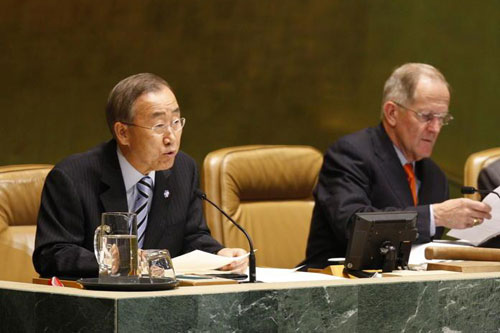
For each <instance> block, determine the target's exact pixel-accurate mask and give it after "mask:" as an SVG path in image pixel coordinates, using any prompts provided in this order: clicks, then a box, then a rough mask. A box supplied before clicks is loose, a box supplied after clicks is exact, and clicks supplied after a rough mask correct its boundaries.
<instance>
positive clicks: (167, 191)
mask: <svg viewBox="0 0 500 333" xmlns="http://www.w3.org/2000/svg"><path fill="white" fill-rule="evenodd" d="M163 196H164V197H165V199H167V198H168V197H169V196H170V191H169V190H165V192H163Z"/></svg>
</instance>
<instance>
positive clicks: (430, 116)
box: [392, 101, 453, 126]
mask: <svg viewBox="0 0 500 333" xmlns="http://www.w3.org/2000/svg"><path fill="white" fill-rule="evenodd" d="M392 102H393V103H394V104H396V105H397V106H399V107H401V108H403V109H406V110H408V111H411V112H413V113H414V114H415V115H416V116H417V119H418V120H419V121H420V122H421V123H431V122H432V121H433V120H434V119H437V120H438V121H439V124H440V125H441V126H446V125H448V124H449V123H450V121H452V120H453V116H452V115H451V114H449V113H434V112H422V111H416V110H413V109H410V108H409V107H406V106H404V105H403V104H400V103H398V102H394V101H392Z"/></svg>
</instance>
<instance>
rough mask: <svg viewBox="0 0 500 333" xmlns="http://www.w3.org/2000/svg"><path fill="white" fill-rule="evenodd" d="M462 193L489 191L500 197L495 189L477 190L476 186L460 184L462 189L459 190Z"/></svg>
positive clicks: (483, 192)
mask: <svg viewBox="0 0 500 333" xmlns="http://www.w3.org/2000/svg"><path fill="white" fill-rule="evenodd" d="M460 192H462V194H474V193H476V192H477V193H479V194H490V193H495V194H496V196H497V197H498V198H499V199H500V194H498V193H497V192H495V191H488V190H478V189H477V188H475V187H473V186H462V189H461V190H460Z"/></svg>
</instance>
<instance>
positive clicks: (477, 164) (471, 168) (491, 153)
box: [464, 148, 500, 200]
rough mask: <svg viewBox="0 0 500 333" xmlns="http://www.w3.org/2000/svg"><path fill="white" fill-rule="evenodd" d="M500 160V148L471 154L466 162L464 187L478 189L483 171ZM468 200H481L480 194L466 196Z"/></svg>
mask: <svg viewBox="0 0 500 333" xmlns="http://www.w3.org/2000/svg"><path fill="white" fill-rule="evenodd" d="M499 158H500V148H490V149H486V150H482V151H479V152H477V153H474V154H471V155H470V156H469V157H468V158H467V160H466V161H465V168H464V186H473V187H475V188H477V179H478V177H479V173H480V172H481V170H482V169H483V168H485V167H487V166H488V165H490V164H491V163H493V162H495V161H496V160H498V159H499ZM465 196H466V197H468V198H471V199H475V200H481V196H480V195H479V194H478V193H475V194H470V195H469V194H468V195H465Z"/></svg>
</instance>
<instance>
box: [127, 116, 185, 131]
mask: <svg viewBox="0 0 500 333" xmlns="http://www.w3.org/2000/svg"><path fill="white" fill-rule="evenodd" d="M120 122H121V123H123V124H125V125H129V126H135V127H140V128H145V129H148V130H152V131H153V132H155V133H156V134H161V135H163V134H165V133H167V131H168V130H169V129H171V130H172V131H174V132H179V131H180V130H181V129H182V128H183V127H184V125H186V118H176V119H174V120H172V122H171V123H170V124H163V123H160V124H156V125H154V126H152V127H147V126H141V125H137V124H134V123H128V122H126V121H120Z"/></svg>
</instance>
